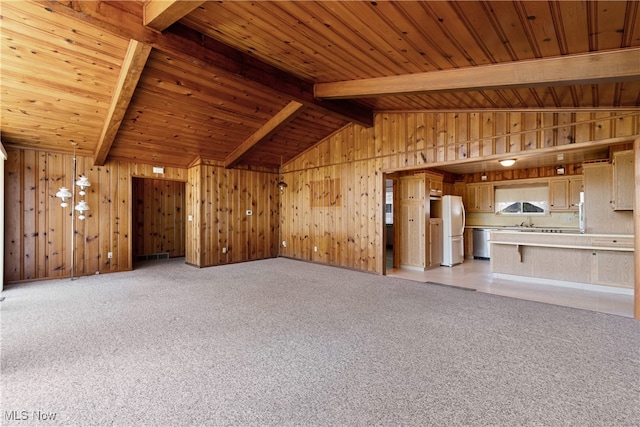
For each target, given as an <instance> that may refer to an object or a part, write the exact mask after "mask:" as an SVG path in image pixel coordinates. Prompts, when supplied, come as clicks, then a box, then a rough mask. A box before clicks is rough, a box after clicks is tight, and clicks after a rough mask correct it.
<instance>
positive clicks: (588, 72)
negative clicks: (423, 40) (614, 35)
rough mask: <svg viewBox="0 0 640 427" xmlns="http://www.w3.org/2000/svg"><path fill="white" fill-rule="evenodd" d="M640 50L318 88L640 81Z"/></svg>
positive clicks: (332, 93)
mask: <svg viewBox="0 0 640 427" xmlns="http://www.w3.org/2000/svg"><path fill="white" fill-rule="evenodd" d="M639 76H640V48H629V49H620V50H615V51H607V52H597V53H588V54H581V55H572V56H562V57H557V58H545V59H536V60H527V61H518V62H509V63H504V64H494V65H486V66H480V67H467V68H456V69H453V70H443V71H433V72H428V73H417V74H409V75H402V76H389V77H379V78H372V79H362V80H351V81H343V82H333V83H317V84H316V85H315V88H314V90H315V95H316V97H318V98H322V99H341V98H373V97H379V96H388V95H409V94H424V93H434V92H457V91H470V90H471V91H475V90H500V89H513V88H518V87H539V86H557V85H580V84H596V83H610V82H621V81H631V80H638V79H639V78H640V77H639Z"/></svg>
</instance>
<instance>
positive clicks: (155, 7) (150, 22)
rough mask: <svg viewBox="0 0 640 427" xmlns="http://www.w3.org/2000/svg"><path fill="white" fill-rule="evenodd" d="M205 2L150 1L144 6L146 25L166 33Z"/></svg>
mask: <svg viewBox="0 0 640 427" xmlns="http://www.w3.org/2000/svg"><path fill="white" fill-rule="evenodd" d="M202 3H204V1H193V0H172V1H168V0H149V1H148V2H147V3H145V5H144V25H145V26H147V27H149V28H153V29H154V30H156V31H164V30H166V29H167V28H168V27H169V26H170V25H171V24H173V23H175V22H178V21H179V20H180V19H182V18H183V17H185V16H187V15H188V14H189V13H191V12H192V11H193V10H194V9H197V8H198V7H200V5H201V4H202Z"/></svg>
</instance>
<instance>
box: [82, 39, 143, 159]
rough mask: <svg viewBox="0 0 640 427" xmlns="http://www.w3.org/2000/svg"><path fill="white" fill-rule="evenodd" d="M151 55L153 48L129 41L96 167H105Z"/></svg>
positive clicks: (106, 120)
mask: <svg viewBox="0 0 640 427" xmlns="http://www.w3.org/2000/svg"><path fill="white" fill-rule="evenodd" d="M150 53H151V46H149V45H146V44H144V43H140V42H138V41H136V40H130V41H129V47H128V48H127V53H126V55H125V57H124V61H123V63H122V68H120V75H119V77H118V83H117V84H116V88H115V90H114V91H113V98H111V105H110V106H109V110H108V113H107V117H106V119H105V122H104V126H103V127H102V132H100V139H99V140H98V144H97V146H96V151H95V154H94V159H93V164H95V165H96V166H102V165H104V163H105V161H106V160H107V156H108V155H109V150H110V149H111V145H113V141H114V139H115V138H116V134H117V133H118V129H119V128H120V124H121V123H122V119H123V118H124V115H125V113H126V112H127V108H128V107H129V102H131V97H132V96H133V93H134V92H135V90H136V86H137V85H138V80H140V76H141V75H142V70H144V66H145V64H146V63H147V59H148V58H149V54H150Z"/></svg>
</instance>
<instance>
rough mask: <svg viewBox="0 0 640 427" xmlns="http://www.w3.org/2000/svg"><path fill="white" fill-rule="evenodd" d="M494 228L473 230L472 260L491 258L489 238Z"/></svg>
mask: <svg viewBox="0 0 640 427" xmlns="http://www.w3.org/2000/svg"><path fill="white" fill-rule="evenodd" d="M493 230H496V229H495V228H474V229H473V258H474V259H489V258H491V245H490V244H489V237H490V236H491V232H492V231H493Z"/></svg>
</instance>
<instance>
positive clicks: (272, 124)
mask: <svg viewBox="0 0 640 427" xmlns="http://www.w3.org/2000/svg"><path fill="white" fill-rule="evenodd" d="M303 107H304V105H303V104H302V103H300V102H297V101H291V102H289V104H287V105H286V106H285V107H284V108H283V109H282V110H280V111H278V113H277V114H276V115H275V116H273V117H272V118H271V119H270V120H269V121H268V122H267V123H265V124H264V125H263V126H262V127H261V128H260V129H258V131H257V132H255V133H254V134H253V135H251V136H250V137H249V138H247V139H246V140H245V141H244V142H243V143H242V144H240V145H239V146H238V147H237V148H236V149H235V150H233V151H232V152H231V153H230V154H229V155H228V156H227V158H226V159H225V161H224V167H225V168H232V167H233V166H235V165H237V164H238V162H239V161H240V159H241V158H242V156H244V155H245V154H246V153H247V152H249V150H251V148H253V147H255V146H256V145H258V144H260V143H261V142H262V141H265V140H267V139H269V138H270V137H271V136H273V135H274V134H275V133H276V132H278V131H279V130H280V129H282V128H283V127H285V126H286V125H287V124H289V123H290V122H291V121H292V120H293V119H295V118H296V116H297V115H298V114H300V113H301V112H302V111H303V110H304V108H303Z"/></svg>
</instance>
